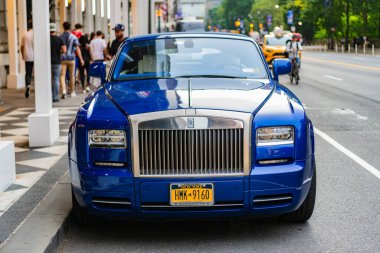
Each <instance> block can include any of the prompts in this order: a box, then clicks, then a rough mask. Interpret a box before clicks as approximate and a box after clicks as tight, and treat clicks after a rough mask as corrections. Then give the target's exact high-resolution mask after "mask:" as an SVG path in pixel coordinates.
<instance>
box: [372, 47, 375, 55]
mask: <svg viewBox="0 0 380 253" xmlns="http://www.w3.org/2000/svg"><path fill="white" fill-rule="evenodd" d="M372 55H375V45H374V44H372Z"/></svg>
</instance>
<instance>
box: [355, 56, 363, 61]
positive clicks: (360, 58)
mask: <svg viewBox="0 0 380 253" xmlns="http://www.w3.org/2000/svg"><path fill="white" fill-rule="evenodd" d="M353 59H354V60H357V61H365V58H362V57H354V58H353Z"/></svg>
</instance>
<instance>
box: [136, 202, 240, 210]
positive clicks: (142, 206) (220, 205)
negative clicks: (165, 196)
mask: <svg viewBox="0 0 380 253" xmlns="http://www.w3.org/2000/svg"><path fill="white" fill-rule="evenodd" d="M234 206H244V204H243V203H239V204H214V205H211V206H170V205H141V208H192V209H193V208H198V207H199V208H200V209H202V208H210V207H234Z"/></svg>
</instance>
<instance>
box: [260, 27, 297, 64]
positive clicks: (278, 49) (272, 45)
mask: <svg viewBox="0 0 380 253" xmlns="http://www.w3.org/2000/svg"><path fill="white" fill-rule="evenodd" d="M288 40H291V38H290V37H289V36H288V35H274V34H269V35H265V36H264V41H263V45H262V49H263V53H264V56H265V59H266V61H267V62H268V63H271V62H272V61H273V60H274V59H277V58H286V54H285V51H286V42H287V41H288Z"/></svg>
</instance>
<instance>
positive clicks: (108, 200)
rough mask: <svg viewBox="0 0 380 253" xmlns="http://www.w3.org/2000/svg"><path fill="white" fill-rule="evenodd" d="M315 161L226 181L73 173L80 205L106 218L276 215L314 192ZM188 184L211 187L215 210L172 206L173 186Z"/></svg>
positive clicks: (81, 168) (110, 171)
mask: <svg viewBox="0 0 380 253" xmlns="http://www.w3.org/2000/svg"><path fill="white" fill-rule="evenodd" d="M313 160H314V157H313V156H311V157H309V158H308V159H306V160H304V161H295V162H294V163H290V164H282V165H276V166H254V167H253V168H252V171H251V174H250V175H249V176H245V177H228V178H227V177H226V178H224V177H222V178H221V177H218V178H217V177H214V178H213V177H210V178H196V177H194V178H170V179H169V178H134V177H133V175H132V173H131V171H130V170H129V169H114V168H91V167H89V166H86V165H79V164H76V163H75V162H73V161H70V171H71V176H72V182H73V191H74V195H75V198H76V199H77V202H78V203H79V205H81V206H82V207H85V208H86V209H87V211H88V212H89V213H91V214H93V215H100V216H103V217H106V218H107V217H112V216H116V217H124V218H127V219H134V220H136V219H142V220H144V219H172V218H173V219H175V218H196V219H201V218H206V219H209V218H223V217H251V216H278V215H281V214H284V213H288V212H292V211H294V210H296V209H297V208H298V207H299V206H300V205H301V204H302V203H303V201H304V199H305V197H306V195H307V193H308V191H309V188H310V182H311V175H312V169H313V166H312V164H313V162H314V161H313ZM76 182H77V183H76ZM185 182H194V183H201V182H207V183H213V184H214V193H215V196H214V200H215V205H214V206H211V207H194V208H189V207H187V208H178V207H172V206H170V204H169V203H170V200H169V196H170V195H169V186H170V184H171V183H185ZM118 203H119V204H118ZM120 203H121V204H120Z"/></svg>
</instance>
